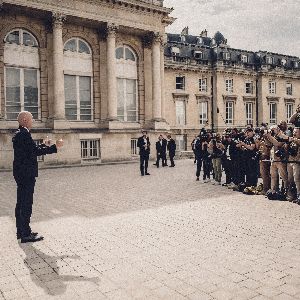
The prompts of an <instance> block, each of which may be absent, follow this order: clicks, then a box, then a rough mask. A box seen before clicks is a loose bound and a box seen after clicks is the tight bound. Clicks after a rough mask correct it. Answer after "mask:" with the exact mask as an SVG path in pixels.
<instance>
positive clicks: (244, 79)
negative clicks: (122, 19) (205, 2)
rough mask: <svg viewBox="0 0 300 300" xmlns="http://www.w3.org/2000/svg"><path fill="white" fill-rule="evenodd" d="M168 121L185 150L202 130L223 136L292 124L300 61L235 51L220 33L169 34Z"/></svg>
mask: <svg viewBox="0 0 300 300" xmlns="http://www.w3.org/2000/svg"><path fill="white" fill-rule="evenodd" d="M165 93H166V103H167V104H166V105H167V106H168V110H167V112H168V113H167V120H168V122H169V124H170V127H171V129H172V130H173V131H174V132H176V133H177V134H178V136H177V139H180V140H181V141H182V144H181V148H182V149H190V143H191V141H192V139H193V138H194V136H195V135H196V134H198V133H199V130H200V129H201V128H202V127H205V128H209V129H213V130H215V131H219V132H222V131H223V130H224V129H225V128H227V127H237V128H242V127H244V126H245V125H246V124H250V123H251V124H253V125H254V126H258V125H260V124H261V123H262V122H264V123H268V124H277V123H279V121H280V120H285V121H288V120H289V119H290V117H291V115H292V114H293V113H294V112H295V109H296V107H297V105H298V104H300V59H299V58H298V57H294V56H288V55H282V54H276V53H271V52H264V51H259V52H252V51H246V50H241V49H233V48H231V47H230V46H229V45H228V44H227V40H226V39H225V38H224V36H223V35H222V34H221V33H220V32H217V33H216V34H215V35H214V37H212V38H210V37H208V36H207V31H206V30H203V31H202V32H201V34H199V36H192V35H189V34H188V28H185V29H184V30H183V31H182V33H181V34H168V35H167V45H166V46H165Z"/></svg>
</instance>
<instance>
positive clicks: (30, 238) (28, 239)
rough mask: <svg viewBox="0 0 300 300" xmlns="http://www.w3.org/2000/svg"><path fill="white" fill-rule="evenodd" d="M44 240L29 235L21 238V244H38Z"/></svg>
mask: <svg viewBox="0 0 300 300" xmlns="http://www.w3.org/2000/svg"><path fill="white" fill-rule="evenodd" d="M43 239H44V237H43V236H38V235H33V234H31V235H29V236H26V237H22V238H21V243H22V244H23V243H35V242H39V241H42V240H43Z"/></svg>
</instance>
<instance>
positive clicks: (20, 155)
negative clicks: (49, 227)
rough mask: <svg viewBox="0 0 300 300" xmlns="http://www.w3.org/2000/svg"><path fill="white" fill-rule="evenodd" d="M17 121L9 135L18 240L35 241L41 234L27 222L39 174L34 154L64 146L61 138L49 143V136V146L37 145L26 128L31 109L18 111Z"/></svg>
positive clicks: (28, 125) (29, 121) (29, 122)
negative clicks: (15, 188) (12, 160)
mask: <svg viewBox="0 0 300 300" xmlns="http://www.w3.org/2000/svg"><path fill="white" fill-rule="evenodd" d="M18 122H19V129H18V130H17V132H16V133H15V135H14V137H13V139H12V142H13V148H14V163H13V175H14V178H15V181H16V183H17V204H16V209H15V216H16V227H17V239H21V243H27V242H37V241H41V240H43V239H44V238H43V237H42V236H38V234H37V233H34V232H32V231H31V228H30V225H29V224H30V218H31V214H32V204H33V193H34V186H35V181H36V180H35V178H36V177H38V163H37V156H40V155H46V154H52V153H56V152H57V148H58V147H62V146H63V141H62V140H59V141H56V144H55V145H52V146H49V145H50V140H47V141H46V143H47V144H48V146H46V144H42V145H39V146H37V145H36V144H35V142H34V141H33V139H32V137H31V134H30V132H29V131H30V129H31V128H32V123H33V118H32V115H31V113H30V112H26V111H23V112H21V113H20V114H19V116H18Z"/></svg>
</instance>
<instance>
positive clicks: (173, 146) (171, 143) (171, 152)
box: [167, 134, 176, 168]
mask: <svg viewBox="0 0 300 300" xmlns="http://www.w3.org/2000/svg"><path fill="white" fill-rule="evenodd" d="M167 138H168V145H167V148H168V150H169V157H170V161H171V165H170V167H171V168H173V167H175V163H174V157H175V152H176V143H175V141H174V140H173V139H172V137H171V135H170V134H169V135H168V136H167Z"/></svg>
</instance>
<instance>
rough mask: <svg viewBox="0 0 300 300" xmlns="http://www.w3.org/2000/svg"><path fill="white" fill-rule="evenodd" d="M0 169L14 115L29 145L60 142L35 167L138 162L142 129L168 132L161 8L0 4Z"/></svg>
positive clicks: (118, 0) (98, 0) (101, 0)
mask: <svg viewBox="0 0 300 300" xmlns="http://www.w3.org/2000/svg"><path fill="white" fill-rule="evenodd" d="M0 11H1V12H0V13H1V19H0V149H1V151H0V153H1V155H0V168H5V169H6V168H10V167H11V165H12V160H13V151H12V143H11V138H12V135H13V132H14V131H15V129H16V128H17V126H18V124H17V122H16V117H17V114H18V112H19V111H20V110H28V111H30V112H32V114H33V116H34V118H35V120H36V121H35V124H34V128H33V130H32V135H33V138H34V139H35V140H36V141H37V143H38V142H40V141H41V140H42V139H43V138H45V136H49V138H51V139H52V140H56V139H58V138H63V139H64V141H65V147H64V148H63V149H62V150H60V152H59V153H58V155H56V156H49V157H44V158H40V160H41V161H42V162H41V163H42V164H46V165H51V164H79V163H100V162H105V161H119V160H130V159H132V157H134V156H136V155H137V149H136V139H137V138H138V137H139V136H140V135H141V129H142V128H146V129H148V130H149V132H150V136H151V139H152V140H154V137H156V136H157V134H158V132H166V131H167V130H169V126H168V124H167V122H166V120H165V116H164V115H165V113H164V111H165V104H164V93H163V84H162V82H163V80H162V78H163V76H164V57H163V46H162V45H163V39H164V34H165V27H166V26H167V25H168V24H170V23H172V21H173V19H172V18H171V17H170V16H169V14H170V12H171V11H172V10H171V9H169V8H166V7H164V6H163V1H162V0H91V1H86V0H74V1H73V0H72V1H71V0H70V1H67V0H66V1H59V0H57V1H56V0H51V1H50V0H43V1H41V0H20V1H15V0H14V1H0Z"/></svg>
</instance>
